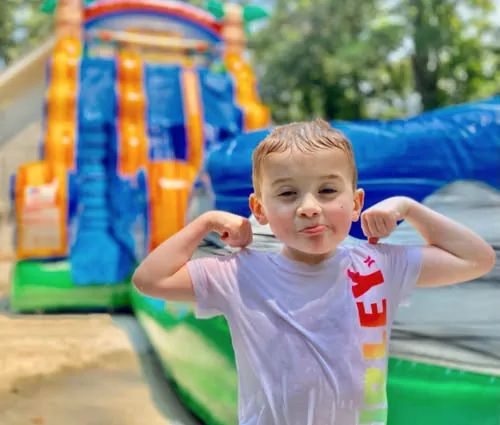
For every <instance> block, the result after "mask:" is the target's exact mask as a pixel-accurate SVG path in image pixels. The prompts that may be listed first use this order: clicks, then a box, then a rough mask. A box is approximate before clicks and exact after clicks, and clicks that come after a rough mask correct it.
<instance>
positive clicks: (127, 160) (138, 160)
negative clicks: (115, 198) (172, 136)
mask: <svg viewBox="0 0 500 425" xmlns="http://www.w3.org/2000/svg"><path fill="white" fill-rule="evenodd" d="M118 93H119V94H118V103H119V105H118V110H119V113H118V123H119V124H118V125H119V132H120V133H119V141H118V143H119V147H118V152H119V154H118V174H119V175H120V176H130V175H133V174H135V173H136V172H137V171H138V169H139V168H140V167H143V166H145V165H146V163H147V160H148V139H147V131H146V123H145V119H144V117H145V112H146V99H145V96H144V87H143V64H142V61H141V59H140V58H139V56H138V55H136V54H133V53H123V54H121V55H120V57H119V60H118Z"/></svg>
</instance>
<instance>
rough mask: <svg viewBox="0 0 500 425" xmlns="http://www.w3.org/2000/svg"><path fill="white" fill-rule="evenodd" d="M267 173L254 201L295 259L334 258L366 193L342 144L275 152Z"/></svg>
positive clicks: (260, 217)
mask: <svg viewBox="0 0 500 425" xmlns="http://www.w3.org/2000/svg"><path fill="white" fill-rule="evenodd" d="M261 176H262V177H261V182H260V196H259V197H257V196H256V195H255V194H253V195H252V196H251V197H250V207H251V209H252V212H253V214H254V216H255V218H256V219H257V221H258V222H259V223H260V224H269V226H270V227H271V230H272V231H273V233H274V235H275V236H276V237H277V238H278V239H279V240H280V241H281V242H283V243H284V245H285V248H284V253H285V255H287V256H288V257H290V258H292V259H295V260H298V261H303V262H308V263H317V262H320V261H322V260H324V259H325V258H328V257H329V256H330V255H331V254H332V253H333V252H334V251H335V249H336V247H337V246H338V245H339V244H340V243H341V242H342V241H343V240H344V239H345V238H346V236H347V235H348V233H349V230H350V228H351V224H352V222H353V221H357V220H358V219H359V216H360V213H361V208H362V207H363V196H364V194H363V191H362V190H356V191H355V190H353V184H352V178H353V176H352V170H351V169H350V165H349V161H348V160H347V157H346V154H345V153H344V152H343V151H342V150H340V149H321V150H318V151H316V152H312V153H302V152H300V151H297V150H294V151H287V152H283V153H272V154H269V155H268V156H267V157H266V158H265V159H264V162H263V164H262V173H261Z"/></svg>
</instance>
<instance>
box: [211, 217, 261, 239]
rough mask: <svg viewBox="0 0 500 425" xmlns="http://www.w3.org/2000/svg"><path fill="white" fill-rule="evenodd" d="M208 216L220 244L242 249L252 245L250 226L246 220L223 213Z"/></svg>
mask: <svg viewBox="0 0 500 425" xmlns="http://www.w3.org/2000/svg"><path fill="white" fill-rule="evenodd" d="M208 214H210V223H211V228H212V231H214V232H216V233H218V234H219V235H220V239H221V241H222V242H224V243H226V244H227V245H229V246H231V247H233V248H243V247H245V246H247V245H249V244H251V243H252V239H253V234H252V226H251V224H250V221H249V220H248V219H246V218H244V217H241V216H239V215H236V214H231V213H228V212H224V211H211V212H210V213H208Z"/></svg>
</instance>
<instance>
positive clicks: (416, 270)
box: [375, 244, 422, 305]
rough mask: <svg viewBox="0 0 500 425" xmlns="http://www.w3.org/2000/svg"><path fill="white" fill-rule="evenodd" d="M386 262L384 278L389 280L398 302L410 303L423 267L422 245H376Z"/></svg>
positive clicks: (401, 303)
mask: <svg viewBox="0 0 500 425" xmlns="http://www.w3.org/2000/svg"><path fill="white" fill-rule="evenodd" d="M375 246H376V247H377V250H378V251H379V254H382V258H383V262H384V265H385V267H384V270H383V272H384V279H385V281H387V282H389V285H390V287H391V292H392V293H393V294H394V295H395V296H396V300H395V301H396V304H399V305H408V304H409V301H410V297H411V294H412V292H413V290H414V289H415V287H416V286H417V282H418V278H419V276H420V270H421V267H422V247H421V246H418V245H389V244H377V245H375Z"/></svg>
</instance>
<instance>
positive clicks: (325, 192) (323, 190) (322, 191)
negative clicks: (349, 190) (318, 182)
mask: <svg viewBox="0 0 500 425" xmlns="http://www.w3.org/2000/svg"><path fill="white" fill-rule="evenodd" d="M336 192H337V191H336V190H335V189H332V188H331V187H328V188H325V189H321V190H320V191H319V193H322V194H326V195H329V194H331V193H336Z"/></svg>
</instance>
